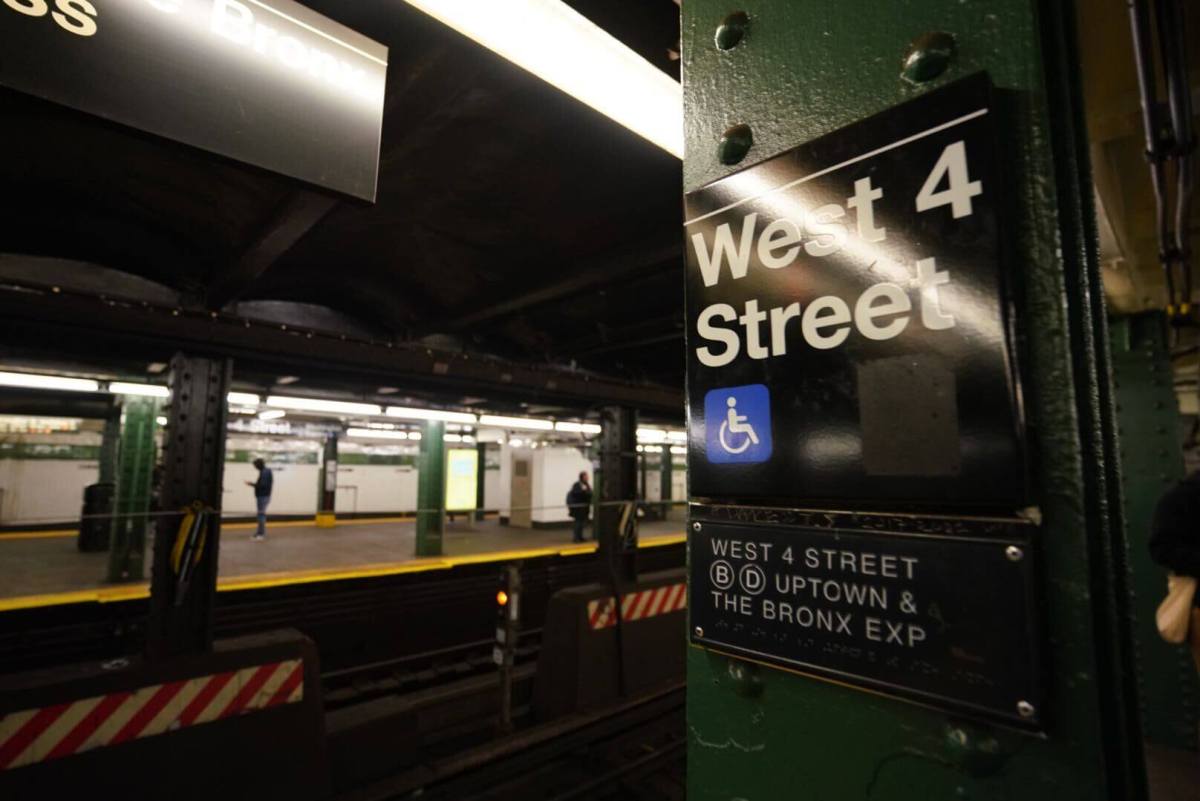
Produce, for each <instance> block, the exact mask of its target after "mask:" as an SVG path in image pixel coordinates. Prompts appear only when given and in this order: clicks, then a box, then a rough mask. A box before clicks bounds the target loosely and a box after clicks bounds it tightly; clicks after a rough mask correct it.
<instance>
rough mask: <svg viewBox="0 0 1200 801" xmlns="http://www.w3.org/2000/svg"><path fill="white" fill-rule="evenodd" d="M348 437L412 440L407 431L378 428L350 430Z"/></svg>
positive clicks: (347, 433)
mask: <svg viewBox="0 0 1200 801" xmlns="http://www.w3.org/2000/svg"><path fill="white" fill-rule="evenodd" d="M346 436H348V437H355V438H360V439H412V437H410V436H409V434H408V432H407V431H387V430H383V429H378V428H348V429H346Z"/></svg>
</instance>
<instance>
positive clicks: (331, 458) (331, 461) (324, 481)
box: [316, 434, 338, 528]
mask: <svg viewBox="0 0 1200 801" xmlns="http://www.w3.org/2000/svg"><path fill="white" fill-rule="evenodd" d="M337 482H338V435H337V434H329V435H328V436H326V437H325V450H324V452H323V453H322V454H321V475H320V487H319V496H318V504H317V519H316V523H317V528H333V527H334V526H335V525H337V512H336V506H337Z"/></svg>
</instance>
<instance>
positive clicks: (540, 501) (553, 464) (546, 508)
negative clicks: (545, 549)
mask: <svg viewBox="0 0 1200 801" xmlns="http://www.w3.org/2000/svg"><path fill="white" fill-rule="evenodd" d="M532 453H533V465H532V466H533V522H535V523H568V522H570V520H571V515H570V514H568V512H567V493H568V492H570V490H571V485H572V484H574V483H575V482H576V481H578V480H579V474H580V473H581V472H586V473H587V474H588V478H589V479H590V478H591V477H592V463H591V462H590V461H588V459H587V458H586V457H585V456H584V455H583V454H582V453H580V452H579V450H578V449H576V448H539V449H538V450H535V451H533V452H532Z"/></svg>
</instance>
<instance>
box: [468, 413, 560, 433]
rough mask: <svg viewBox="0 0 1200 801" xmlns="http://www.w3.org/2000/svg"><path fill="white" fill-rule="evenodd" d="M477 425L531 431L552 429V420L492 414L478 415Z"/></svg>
mask: <svg viewBox="0 0 1200 801" xmlns="http://www.w3.org/2000/svg"><path fill="white" fill-rule="evenodd" d="M479 425H481V426H495V427H496V428H520V429H529V430H531V431H553V430H554V422H553V421H551V420H534V419H533V418H532V417H501V416H499V415H494V414H481V415H479Z"/></svg>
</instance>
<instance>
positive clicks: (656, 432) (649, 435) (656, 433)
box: [637, 428, 667, 444]
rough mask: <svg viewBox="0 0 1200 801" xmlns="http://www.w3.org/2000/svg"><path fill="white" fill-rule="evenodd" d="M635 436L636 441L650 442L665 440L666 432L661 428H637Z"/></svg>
mask: <svg viewBox="0 0 1200 801" xmlns="http://www.w3.org/2000/svg"><path fill="white" fill-rule="evenodd" d="M637 438H638V442H648V443H651V444H653V443H655V442H665V441H666V439H667V432H666V431H663V430H662V429H661V428H639V429H638V430H637Z"/></svg>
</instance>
